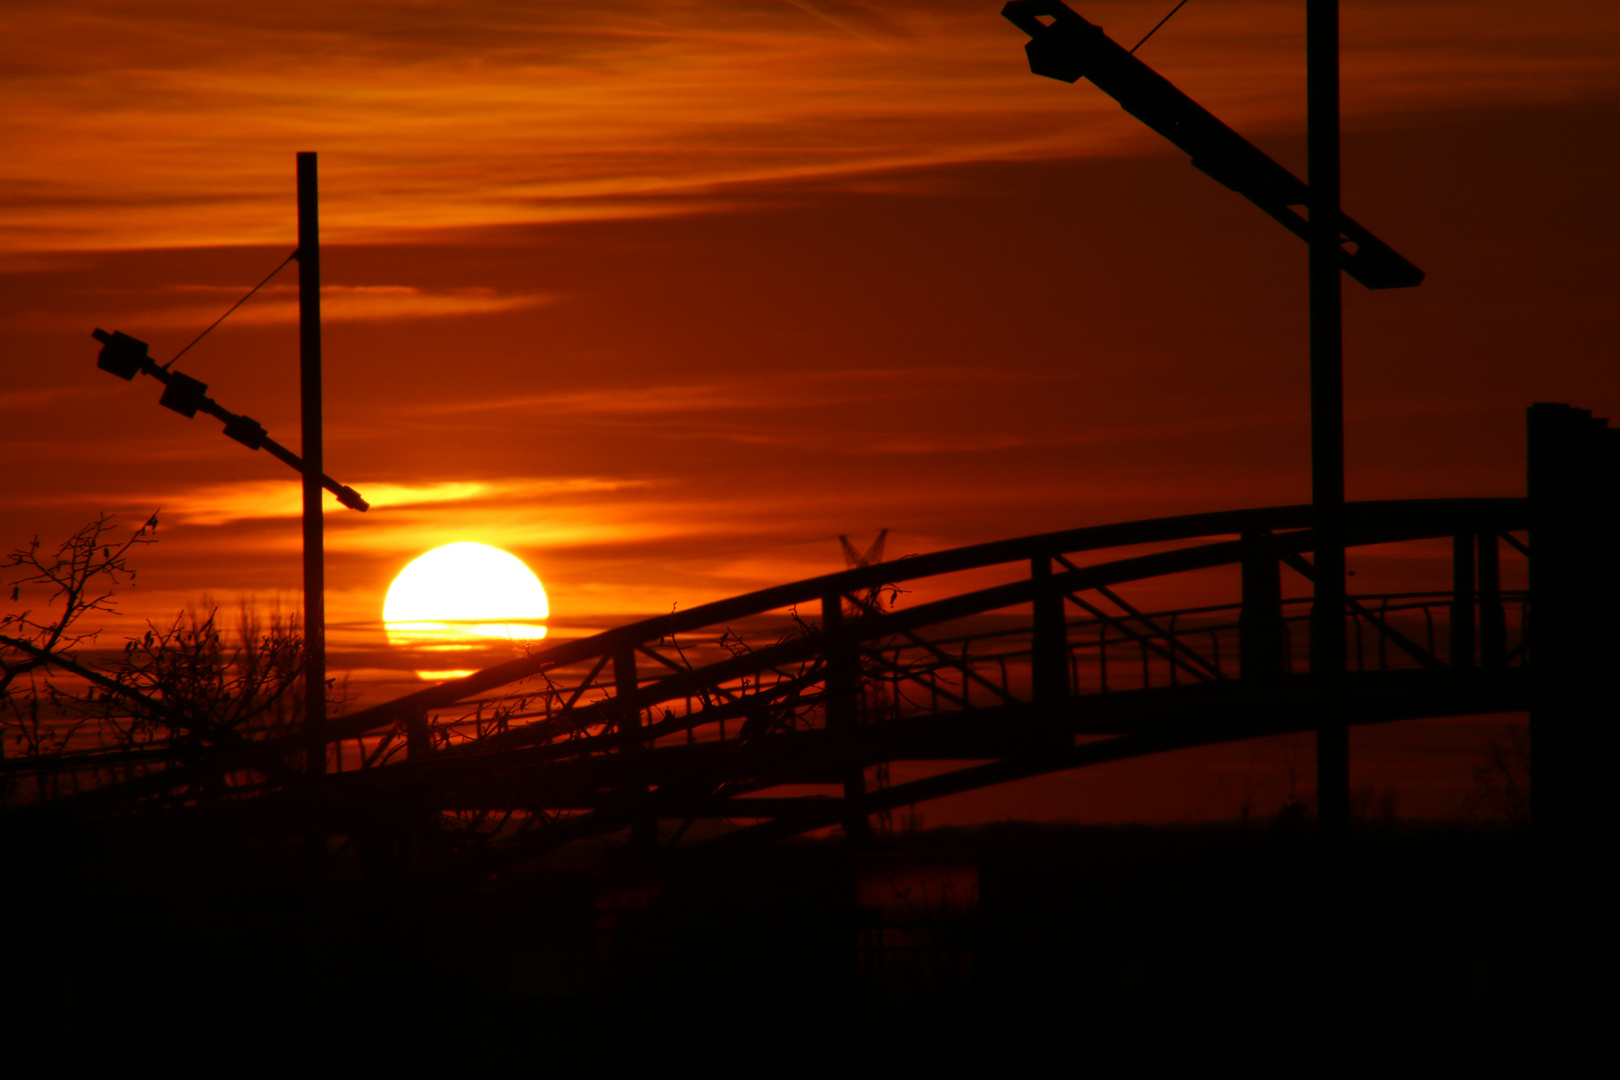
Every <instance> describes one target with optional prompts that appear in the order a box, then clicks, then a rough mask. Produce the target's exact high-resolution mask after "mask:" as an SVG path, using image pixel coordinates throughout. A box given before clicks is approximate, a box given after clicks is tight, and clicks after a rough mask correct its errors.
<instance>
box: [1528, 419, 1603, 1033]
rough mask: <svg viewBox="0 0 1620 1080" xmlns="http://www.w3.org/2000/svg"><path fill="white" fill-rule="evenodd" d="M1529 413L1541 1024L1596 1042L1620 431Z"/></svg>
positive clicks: (1595, 421)
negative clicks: (1544, 1007) (1544, 1010)
mask: <svg viewBox="0 0 1620 1080" xmlns="http://www.w3.org/2000/svg"><path fill="white" fill-rule="evenodd" d="M1528 420H1529V470H1528V471H1529V488H1530V553H1531V558H1530V587H1531V595H1532V596H1534V598H1535V612H1534V618H1535V622H1534V625H1533V627H1532V632H1533V635H1534V636H1533V637H1532V639H1531V655H1530V664H1529V668H1530V678H1531V698H1530V747H1531V753H1532V755H1533V757H1532V769H1533V772H1532V777H1531V788H1530V798H1531V828H1532V830H1533V831H1534V835H1535V838H1536V846H1537V848H1538V853H1539V856H1540V858H1541V860H1542V865H1541V867H1540V874H1539V878H1540V884H1541V888H1542V889H1543V904H1542V909H1541V911H1540V913H1539V914H1540V918H1541V920H1542V928H1541V929H1542V933H1541V939H1542V951H1543V957H1544V961H1545V967H1544V970H1543V972H1542V975H1543V977H1544V979H1545V985H1544V987H1543V989H1544V993H1545V996H1546V997H1547V999H1548V1000H1549V1003H1550V1008H1551V1010H1552V1015H1549V1016H1548V1017H1547V1018H1546V1019H1547V1020H1548V1021H1549V1022H1550V1025H1551V1026H1550V1027H1549V1028H1548V1030H1549V1031H1552V1032H1556V1033H1557V1034H1558V1036H1560V1037H1562V1036H1563V1035H1565V1034H1566V1033H1569V1034H1575V1035H1577V1036H1579V1035H1583V1034H1584V1035H1585V1036H1587V1037H1595V1036H1596V1035H1597V1033H1598V1031H1599V1029H1598V1028H1597V1026H1596V1025H1597V1024H1598V1023H1604V1024H1607V1023H1608V1017H1607V1016H1606V1015H1605V1016H1603V1018H1602V1019H1601V1020H1599V1019H1598V1018H1597V1013H1598V1010H1600V1009H1602V1003H1603V1002H1604V1001H1605V1000H1606V995H1605V994H1604V993H1603V992H1602V989H1601V988H1602V987H1605V986H1607V985H1608V982H1609V980H1610V979H1611V978H1612V974H1613V972H1612V961H1613V959H1614V934H1613V924H1612V918H1613V911H1614V903H1615V880H1616V872H1617V870H1620V868H1617V866H1616V863H1617V861H1620V860H1617V858H1616V844H1617V836H1620V832H1617V829H1620V820H1617V818H1620V814H1617V813H1616V810H1617V806H1616V794H1617V783H1616V777H1617V769H1620V692H1617V691H1620V685H1617V684H1620V678H1617V668H1616V664H1615V655H1616V653H1617V652H1620V619H1617V615H1616V612H1617V610H1620V556H1617V552H1620V431H1613V430H1610V429H1609V426H1608V422H1607V421H1605V420H1598V419H1594V418H1593V417H1592V415H1591V414H1590V413H1588V412H1586V411H1584V410H1581V409H1572V408H1570V407H1569V406H1568V405H1551V404H1539V405H1532V406H1531V407H1530V410H1529V416H1528ZM1571 1025H1573V1026H1574V1028H1575V1031H1574V1032H1569V1027H1570V1026H1571ZM1588 1025H1590V1026H1588ZM1606 1037H1607V1036H1606V1034H1605V1038H1606Z"/></svg>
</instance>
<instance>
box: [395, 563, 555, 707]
mask: <svg viewBox="0 0 1620 1080" xmlns="http://www.w3.org/2000/svg"><path fill="white" fill-rule="evenodd" d="M550 613H551V605H550V604H549V603H548V601H547V600H546V591H545V589H544V588H543V587H542V586H541V584H540V579H539V578H538V577H536V576H535V574H534V571H532V570H530V569H529V568H528V567H527V566H525V565H524V564H523V560H521V559H519V558H518V557H517V556H515V555H512V554H509V553H508V552H505V551H502V550H501V549H500V548H495V547H490V546H489V545H488V544H476V543H470V542H465V541H464V542H461V543H456V544H446V545H445V546H444V547H439V548H434V549H433V550H432V551H430V552H428V553H427V554H426V555H423V556H421V557H420V558H418V559H416V560H415V561H413V562H412V563H411V564H410V565H408V566H407V567H405V569H403V570H401V571H400V572H399V576H398V577H396V578H395V579H394V583H393V584H392V585H391V586H389V589H388V597H387V599H386V600H384V601H383V622H384V623H385V624H386V627H387V631H388V640H389V642H390V643H391V644H394V645H406V646H411V647H414V648H419V649H427V650H432V651H465V650H471V649H473V648H474V647H476V645H477V644H478V643H481V642H488V641H489V640H491V639H502V638H504V639H507V640H510V641H537V640H539V639H540V638H543V637H545V636H546V628H545V626H544V624H543V623H544V620H545V619H546V617H547V616H548V615H550ZM469 673H470V670H469V669H459V668H458V669H455V670H433V671H418V672H417V674H418V675H420V676H422V677H423V678H424V679H447V678H454V677H457V676H460V675H466V674H469Z"/></svg>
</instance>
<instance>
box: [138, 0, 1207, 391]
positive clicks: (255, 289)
mask: <svg viewBox="0 0 1620 1080" xmlns="http://www.w3.org/2000/svg"><path fill="white" fill-rule="evenodd" d="M1181 2H1182V3H1184V4H1185V3H1186V2H1187V0H1181ZM1170 14H1171V15H1174V14H1175V12H1173V11H1172V12H1171V13H1170ZM1168 17H1169V16H1166V18H1168ZM1160 25H1163V24H1160ZM1154 29H1155V30H1157V29H1158V27H1157V26H1156V27H1154ZM1143 40H1144V41H1145V40H1146V39H1145V38H1144V39H1143ZM296 258H298V251H297V249H296V248H295V249H294V250H293V253H292V254H291V255H288V256H287V257H286V258H285V259H282V260H281V265H280V266H278V267H276V268H275V269H274V270H272V271H270V273H269V274H268V275H267V276H266V277H265V279H264V280H263V281H261V282H259V283H258V284H257V285H255V286H253V288H251V289H249V290H248V291H247V295H246V296H244V297H242V299H240V300H238V301H237V302H236V303H234V304H232V305H231V306H230V308H229V310H227V311H226V312H225V314H223V315H221V316H220V317H219V318H217V319H215V320H214V321H213V322H212V323H210V324H209V326H208V330H204V331H203V332H202V333H200V334H198V335H197V336H196V337H194V338H192V339H191V345H195V344H197V342H199V341H201V340H202V339H203V338H205V337H207V336H208V331H209V330H212V329H213V328H214V327H216V326H218V325H219V324H220V323H222V322H224V321H225V320H226V319H228V318H230V316H231V312H233V311H235V310H236V309H237V308H239V307H241V306H242V305H243V304H245V303H247V302H248V300H250V299H251V298H252V297H253V294H254V293H256V292H258V291H259V290H260V289H262V288H264V287H265V286H266V285H268V284H270V279H271V278H273V277H275V276H276V275H277V274H279V273H281V272H282V271H283V270H285V269H286V268H287V264H288V263H290V262H292V261H293V260H294V259H296ZM191 345H187V346H186V347H185V348H184V349H181V350H180V351H179V352H177V353H175V354H174V359H173V360H170V361H169V362H168V363H167V364H164V365H163V370H164V371H168V370H169V369H170V368H171V367H173V366H174V361H175V360H178V359H180V358H181V357H182V356H184V355H186V353H188V352H190V351H191Z"/></svg>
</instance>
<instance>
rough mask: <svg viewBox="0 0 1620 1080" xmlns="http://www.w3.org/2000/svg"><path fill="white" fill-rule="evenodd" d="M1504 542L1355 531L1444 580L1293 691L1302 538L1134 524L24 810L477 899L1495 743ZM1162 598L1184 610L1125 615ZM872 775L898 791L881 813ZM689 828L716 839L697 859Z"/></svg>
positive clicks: (721, 613)
mask: <svg viewBox="0 0 1620 1080" xmlns="http://www.w3.org/2000/svg"><path fill="white" fill-rule="evenodd" d="M1527 516H1528V503H1527V502H1526V500H1523V499H1489V500H1429V501H1401V502H1375V503H1360V504H1352V505H1351V507H1350V512H1349V517H1348V532H1347V537H1348V542H1349V545H1350V546H1351V547H1352V548H1357V547H1367V546H1371V545H1388V544H1400V543H1407V542H1420V541H1431V542H1433V541H1448V540H1449V542H1450V554H1451V558H1450V560H1449V562H1450V570H1451V573H1450V575H1449V580H1438V581H1434V582H1432V585H1433V587H1432V588H1428V589H1420V590H1415V591H1411V590H1409V591H1403V592H1385V593H1377V594H1371V593H1369V594H1357V593H1355V592H1354V591H1353V590H1352V593H1351V601H1350V603H1349V605H1348V607H1347V610H1346V612H1345V616H1344V618H1345V623H1346V626H1345V631H1346V640H1347V642H1348V646H1347V655H1346V669H1347V670H1346V671H1345V672H1344V673H1342V674H1339V673H1331V674H1325V675H1322V674H1319V675H1313V673H1312V672H1311V670H1310V656H1311V649H1310V640H1309V638H1310V633H1311V626H1312V620H1311V605H1312V600H1311V595H1310V594H1311V578H1312V574H1313V567H1312V564H1311V553H1312V549H1313V545H1314V544H1315V534H1314V532H1313V530H1312V529H1311V527H1310V522H1311V519H1312V518H1311V509H1310V508H1309V507H1307V506H1291V507H1276V508H1268V509H1259V510H1247V511H1235V512H1227V513H1214V514H1201V515H1193V516H1186V517H1173V518H1160V519H1154V520H1149V521H1139V522H1130V523H1125V524H1118V525H1105V526H1098V527H1094V528H1086V529H1077V530H1071V531H1066V532H1057V533H1048V534H1043V535H1038V536H1028V537H1022V538H1019V539H1014V540H1005V541H999V542H995V543H989V544H980V545H974V546H971V547H965V548H958V549H955V550H950V551H942V552H936V553H933V554H928V555H921V556H915V557H908V558H904V559H900V560H897V561H894V562H889V563H880V564H877V565H872V566H864V567H857V568H855V569H851V570H848V571H846V572H843V573H837V574H829V575H826V576H823V577H818V578H812V579H809V580H806V581H800V582H795V583H792V584H788V585H781V586H777V587H774V588H769V589H764V590H761V591H758V592H754V593H749V594H747V595H744V596H739V597H735V598H733V599H729V600H723V601H719V602H717V603H712V604H705V605H701V606H698V607H694V608H691V609H689V610H686V611H679V610H677V611H675V612H673V613H672V614H670V615H666V616H659V617H657V618H652V619H645V620H642V621H639V622H635V623H631V624H629V625H626V626H621V627H618V628H616V629H613V630H609V631H607V632H605V633H600V634H596V635H594V636H591V637H586V638H581V639H577V640H572V641H562V642H558V643H554V644H549V645H546V646H544V647H540V648H536V649H534V650H533V651H532V653H531V654H530V655H527V656H525V657H522V658H519V659H515V660H512V661H510V662H507V663H504V664H500V665H497V666H495V667H491V668H488V669H485V670H483V671H480V672H477V673H475V674H473V675H470V676H467V677H465V678H461V679H456V680H452V681H449V682H446V683H443V684H441V685H437V686H433V687H429V688H426V689H423V690H421V691H418V692H416V693H413V694H409V695H406V696H405V697H402V698H399V699H397V700H395V701H391V702H388V703H385V704H382V705H377V706H374V707H371V708H368V709H364V710H362V711H359V712H357V713H355V714H353V715H350V716H347V717H342V718H339V719H337V720H335V721H331V722H329V724H328V726H327V736H328V741H327V763H326V765H327V768H326V775H324V776H318V775H317V776H311V775H310V771H309V770H307V769H304V768H300V767H299V766H300V764H301V762H300V758H299V756H300V755H301V754H302V753H304V752H305V747H306V745H307V744H305V743H303V742H301V741H299V738H298V737H296V736H286V737H280V738H276V737H272V738H268V739H260V740H252V739H243V738H242V737H240V736H237V737H234V738H227V737H223V736H222V737H218V738H209V737H204V738H202V739H198V738H197V737H196V733H195V732H192V733H190V735H189V736H188V737H187V738H186V739H184V740H180V739H177V740H176V742H175V744H174V746H172V747H170V748H169V751H168V752H167V753H166V754H165V755H156V756H155V755H152V754H150V753H148V754H147V755H146V757H145V758H144V759H143V760H141V761H139V762H136V761H131V762H125V763H123V766H122V767H121V768H119V769H118V770H116V772H117V775H118V776H119V777H120V779H119V780H117V781H116V782H112V783H102V784H100V785H96V786H90V787H88V789H86V790H83V791H81V792H80V793H78V794H75V795H73V796H71V797H67V798H59V799H54V800H49V802H50V803H53V804H57V805H58V806H60V807H61V808H62V809H67V808H69V807H70V806H75V805H76V806H80V807H81V808H82V809H85V810H89V811H93V812H104V811H107V810H112V809H115V808H120V807H128V806H130V805H132V804H133V805H146V806H168V807H176V806H178V807H202V806H205V805H206V806H211V807H214V808H215V810H216V811H219V812H229V813H240V814H242V815H244V819H245V820H247V821H258V822H260V823H261V824H270V823H272V822H273V823H276V824H275V825H274V826H273V827H277V828H282V829H285V828H288V827H291V828H293V829H294V830H295V831H296V830H298V829H303V830H306V831H323V832H326V833H328V834H329V835H344V836H348V837H350V838H351V839H353V840H354V841H355V843H356V844H357V846H367V847H369V848H370V849H371V850H372V851H373V852H374V853H375V852H377V851H382V852H385V853H392V855H393V856H405V855H406V853H407V852H406V849H409V851H410V854H409V858H410V859H414V860H417V861H420V859H419V856H421V855H422V854H423V853H424V851H426V850H428V849H431V850H432V851H434V852H437V856H438V857H435V858H432V859H429V860H428V861H429V862H432V863H437V864H438V865H440V866H441V867H444V868H448V867H449V866H451V865H454V866H457V867H462V868H485V869H495V868H498V867H500V866H504V865H509V864H512V863H514V862H523V861H526V860H531V859H534V858H539V857H542V856H544V855H546V854H547V853H549V852H551V851H553V850H555V849H557V848H558V847H560V846H562V845H564V844H567V843H569V842H571V841H574V840H579V839H583V838H591V837H602V836H607V835H612V834H623V835H626V836H627V837H628V839H629V840H630V842H631V843H632V844H633V845H636V846H638V847H640V848H641V849H642V850H643V851H645V852H647V853H651V852H653V851H655V850H656V849H658V848H659V847H661V846H662V847H671V846H676V845H680V846H682V847H683V848H684V847H692V846H699V847H712V848H725V847H730V846H735V845H742V844H749V843H758V842H764V841H770V840H774V839H778V838H782V837H786V836H790V835H795V834H800V833H805V832H810V831H814V830H817V829H823V828H827V827H832V826H836V827H841V828H842V829H843V830H844V831H845V832H846V833H848V834H851V835H855V836H859V835H862V834H864V833H865V832H867V831H868V829H869V827H870V823H871V822H872V821H873V819H874V816H876V817H877V819H878V820H879V821H880V822H881V821H882V820H883V818H882V815H885V814H887V813H888V812H890V811H892V810H893V809H895V808H897V807H902V806H906V805H909V804H915V803H919V802H923V801H926V800H929V799H934V798H939V797H942V796H946V795H951V794H956V793H960V792H964V791H969V790H973V789H977V788H983V787H988V786H991V785H995V784H1000V783H1005V782H1007V781H1011V780H1017V779H1021V778H1025V777H1031V776H1036V775H1039V774H1043V773H1050V772H1055V771H1059V770H1066V769H1073V768H1077V767H1080V766H1084V765H1089V764H1095V763H1099V762H1105V761H1114V760H1119V759H1122V758H1128V757H1135V756H1139V755H1143V754H1153V753H1159V752H1162V751H1167V750H1174V749H1181V748H1188V747H1195V746H1202V745H1207V744H1212V743H1218V742H1224V741H1229V740H1236V739H1246V738H1253V737H1258V736H1266V735H1275V734H1283V733H1288V732H1295V731H1304V730H1309V729H1311V728H1313V727H1315V726H1316V724H1317V722H1318V720H1319V718H1320V717H1321V716H1322V715H1323V711H1324V710H1333V711H1334V712H1335V715H1337V716H1339V717H1340V718H1342V719H1343V720H1344V722H1347V723H1351V724H1360V723H1371V722H1379V721H1388V720H1399V719H1406V718H1413V717H1423V716H1444V715H1465V714H1478V713H1491V712H1504V711H1521V710H1524V709H1527V708H1528V704H1529V687H1528V683H1527V671H1528V661H1529V653H1528V640H1529V639H1528V636H1527V630H1528V626H1529V595H1528V592H1527V591H1526V590H1524V589H1504V588H1503V587H1502V580H1503V578H1502V561H1503V559H1504V557H1507V558H1528V556H1529V549H1528V548H1527V546H1526V544H1525V543H1524V542H1523V541H1522V540H1521V539H1520V538H1519V537H1516V536H1515V535H1514V534H1515V533H1522V532H1523V530H1524V529H1525V528H1526V526H1527V524H1528V522H1527ZM1165 595H1174V596H1196V597H1198V598H1200V599H1201V600H1203V601H1204V602H1202V603H1199V604H1197V605H1195V606H1182V607H1174V608H1169V609H1164V608H1162V606H1158V605H1155V604H1153V603H1151V602H1150V598H1151V597H1153V596H1165ZM159 757H161V760H158V759H157V758H159ZM13 764H16V763H13ZM105 764H106V763H100V764H99V765H96V766H94V767H96V768H101V769H105ZM896 765H901V766H903V770H902V771H905V772H908V773H911V774H913V775H914V776H915V778H913V779H908V780H905V781H904V782H894V783H891V782H890V781H889V777H890V775H891V768H892V767H894V766H896ZM75 767H81V766H75V765H74V763H73V761H72V755H66V756H64V759H63V760H61V761H59V762H57V763H56V764H55V765H54V766H53V768H55V769H56V770H57V771H60V770H61V769H64V768H67V769H71V768H75ZM82 767H85V768H90V767H92V766H91V763H89V762H86V763H84V764H83V766H82ZM38 808H42V807H36V809H38ZM715 821H723V822H727V823H729V827H725V828H714V827H713V826H712V825H710V826H707V827H699V828H697V829H694V828H693V826H694V825H695V824H699V823H705V822H710V823H712V822H715ZM424 845H425V846H424ZM385 861H386V860H385ZM396 861H397V860H396Z"/></svg>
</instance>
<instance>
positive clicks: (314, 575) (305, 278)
mask: <svg viewBox="0 0 1620 1080" xmlns="http://www.w3.org/2000/svg"><path fill="white" fill-rule="evenodd" d="M319 206H320V192H319V187H318V185H317V182H316V168H315V155H314V154H313V153H307V152H305V153H300V154H299V155H298V376H299V404H300V409H299V417H300V423H301V426H302V428H303V441H304V446H303V459H304V649H305V658H304V734H305V739H306V744H305V753H306V755H307V759H306V760H307V763H308V769H309V775H310V776H311V777H319V776H323V775H325V773H326V739H325V734H326V535H325V528H324V523H323V522H322V520H321V487H322V484H321V480H322V472H321V226H320V214H319Z"/></svg>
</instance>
